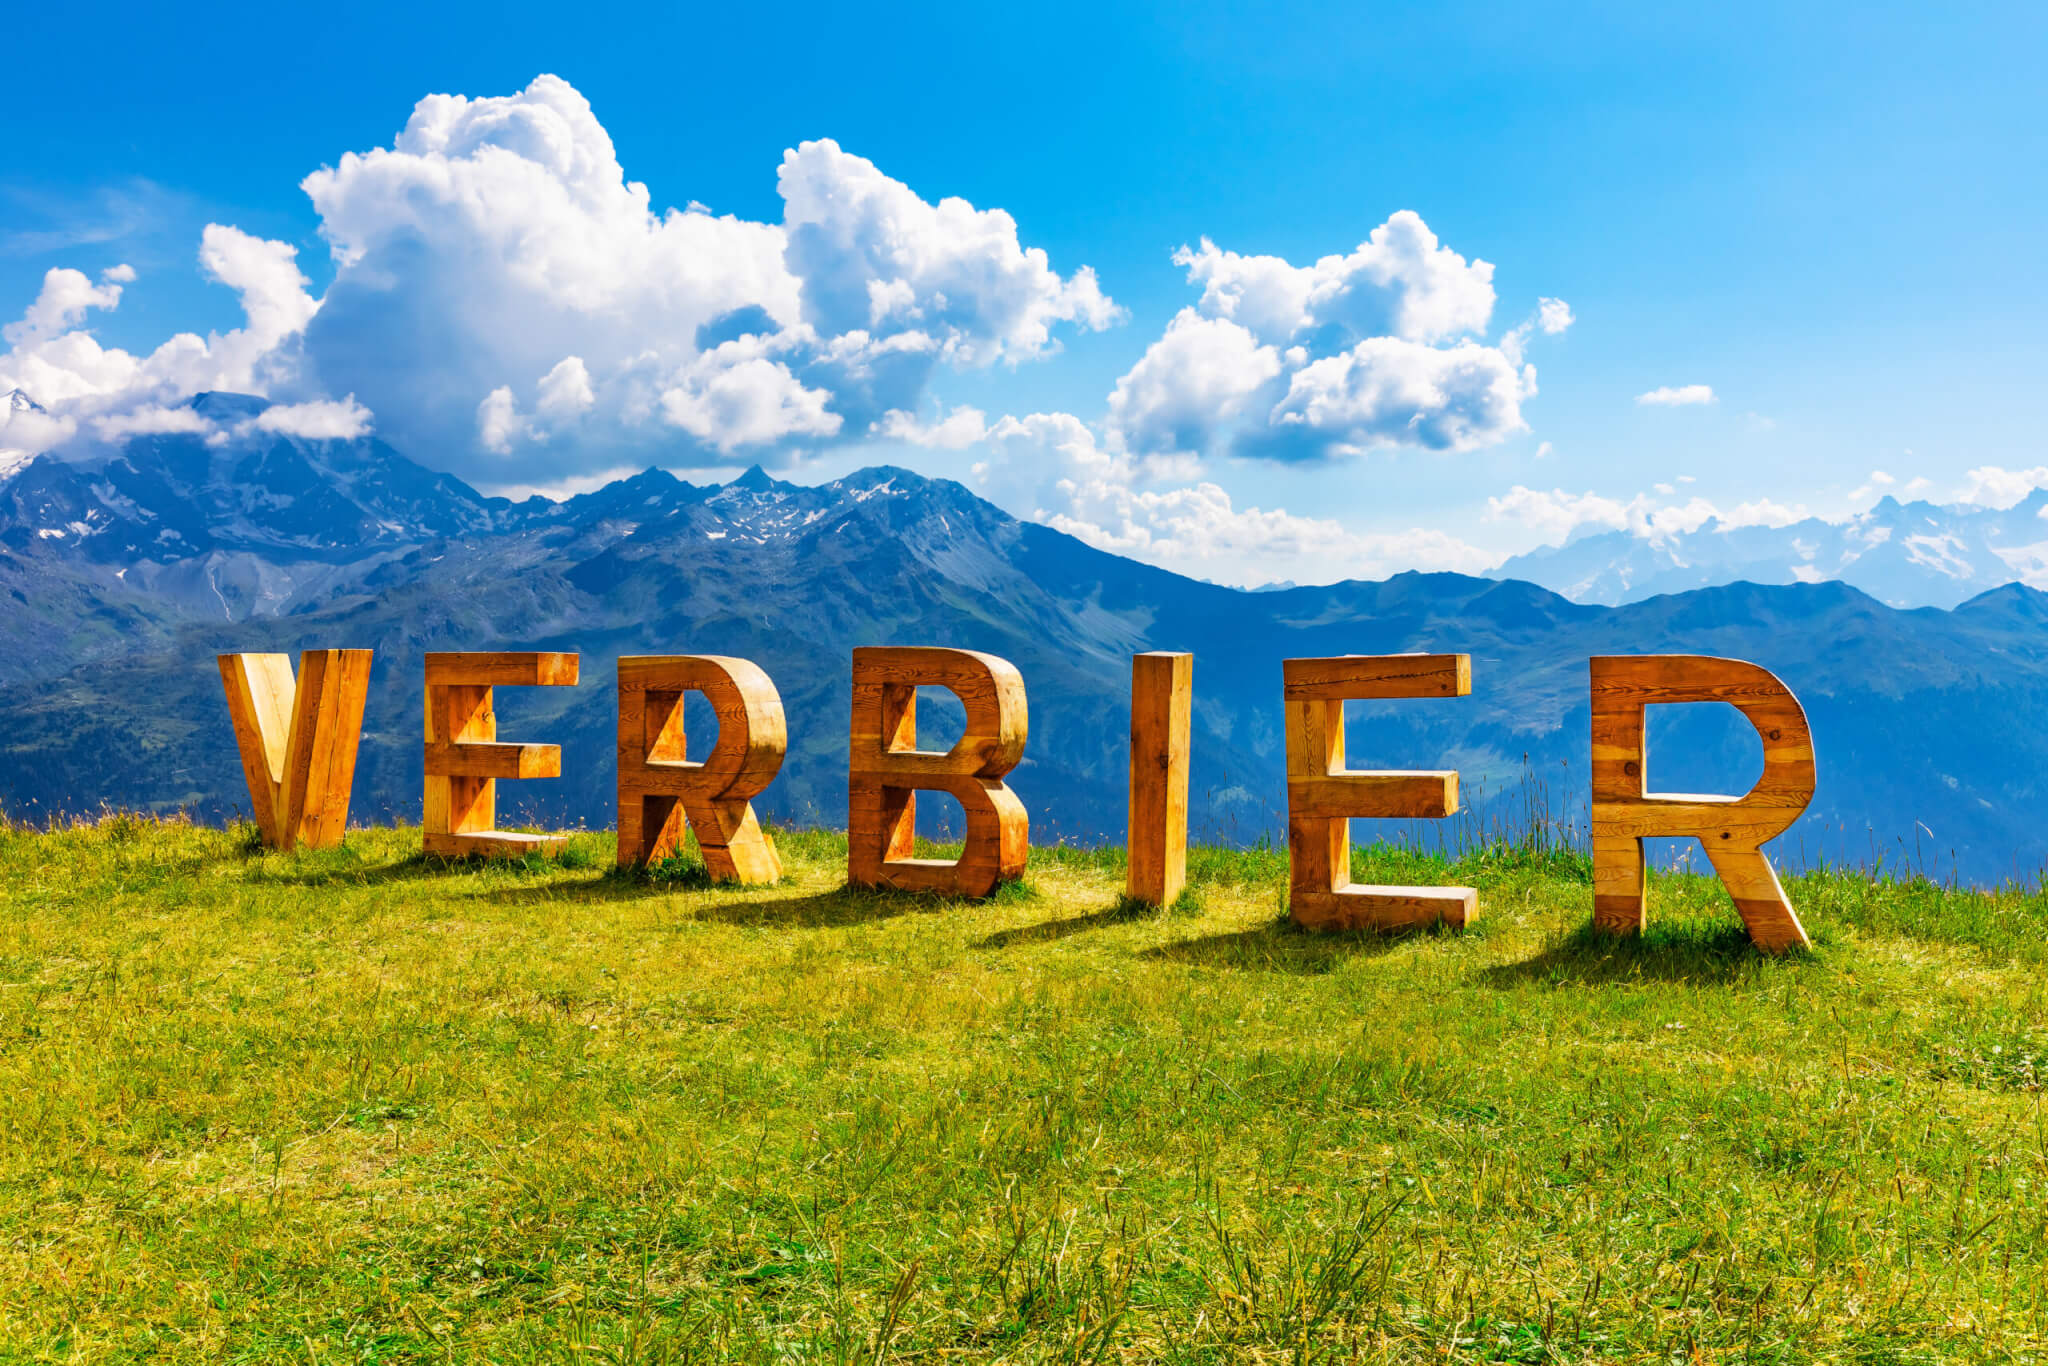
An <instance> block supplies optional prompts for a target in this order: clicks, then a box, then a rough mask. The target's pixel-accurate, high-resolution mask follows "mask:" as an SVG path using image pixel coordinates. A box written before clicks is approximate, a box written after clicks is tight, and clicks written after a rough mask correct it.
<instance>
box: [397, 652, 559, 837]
mask: <svg viewBox="0 0 2048 1366" xmlns="http://www.w3.org/2000/svg"><path fill="white" fill-rule="evenodd" d="M578 664H579V661H578V659H577V657H576V656H575V655H573V654H544V653H534V654H488V653H483V654H471V653H464V654H430V655H428V656H427V707H426V711H427V750H426V775H427V789H426V806H425V812H424V816H423V819H422V821H421V824H422V825H423V826H425V829H426V837H425V844H426V851H427V852H428V853H430V854H443V855H446V856H448V857H450V858H467V857H470V856H473V855H479V854H481V855H485V856H502V857H510V858H521V857H523V856H525V855H527V854H531V853H542V854H549V855H552V854H554V853H555V852H557V851H558V850H559V849H560V847H561V845H562V842H563V837H562V836H560V835H520V834H513V833H511V832H509V831H504V830H496V829H493V828H492V827H493V826H495V825H496V824H497V819H498V814H497V798H498V779H500V778H559V777H561V776H562V751H561V747H560V746H558V745H519V744H501V743H499V741H498V713H497V711H496V710H495V709H494V708H493V707H492V705H491V689H492V688H494V687H501V686H502V687H542V688H548V687H570V686H573V685H574V684H575V682H576V676H577V672H578Z"/></svg>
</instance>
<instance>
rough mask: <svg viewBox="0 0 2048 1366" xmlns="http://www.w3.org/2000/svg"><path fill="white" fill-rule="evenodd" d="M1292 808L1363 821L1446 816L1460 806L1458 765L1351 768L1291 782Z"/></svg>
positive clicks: (1303, 813) (1298, 812) (1307, 813)
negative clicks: (1382, 768)
mask: <svg viewBox="0 0 2048 1366" xmlns="http://www.w3.org/2000/svg"><path fill="white" fill-rule="evenodd" d="M1287 809H1288V811H1290V812H1292V813H1293V814H1295V815H1297V816H1304V817H1314V816H1327V817H1335V818H1339V819H1347V820H1348V819H1353V818H1356V819H1362V820H1441V819H1442V818H1444V817H1445V816H1449V815H1452V814H1453V813H1455V812H1456V811H1457V809H1458V773H1457V770H1456V769H1436V770H1422V769H1393V770H1388V771H1385V772H1373V771H1367V770H1360V769H1345V770H1344V771H1343V772H1341V773H1326V774H1318V775H1316V776H1314V777H1310V778H1301V779H1295V780H1291V781H1289V783H1288V784H1287Z"/></svg>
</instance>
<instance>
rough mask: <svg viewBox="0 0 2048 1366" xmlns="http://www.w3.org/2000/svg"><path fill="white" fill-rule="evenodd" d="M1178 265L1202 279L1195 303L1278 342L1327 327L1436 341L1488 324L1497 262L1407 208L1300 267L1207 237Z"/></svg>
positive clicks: (1184, 252) (1356, 335)
mask: <svg viewBox="0 0 2048 1366" xmlns="http://www.w3.org/2000/svg"><path fill="white" fill-rule="evenodd" d="M1173 259H1174V264H1176V265H1180V266H1185V267H1186V268H1187V272H1188V279H1189V280H1190V281H1192V282H1194V283H1197V284H1200V285H1201V286H1202V298H1201V301H1200V303H1198V304H1197V305H1196V306H1197V307H1198V308H1199V309H1200V310H1201V311H1202V312H1203V313H1204V314H1205V315H1207V316H1209V317H1212V318H1229V319H1231V320H1233V321H1235V322H1237V323H1239V324H1241V325H1243V326H1245V327H1247V328H1249V329H1251V330H1252V331H1253V332H1254V333H1255V334H1257V335H1258V336H1259V337H1260V338H1261V339H1262V340H1265V341H1269V342H1285V341H1288V340H1289V339H1291V338H1293V337H1294V336H1295V335H1296V334H1298V333H1301V332H1304V331H1307V330H1309V329H1312V328H1319V327H1335V328H1339V329H1341V330H1342V331H1343V332H1344V333H1345V334H1346V335H1347V336H1348V337H1349V338H1350V339H1352V340H1359V339H1362V338H1366V337H1377V336H1396V337H1401V338H1405V339H1406V340H1409V341H1418V342H1435V341H1441V340H1444V339H1445V338H1448V337H1454V336H1458V335H1461V334H1465V333H1472V332H1478V331H1481V330H1483V329H1484V328H1485V327H1486V322H1487V319H1488V318H1489V317H1490V316H1492V313H1493V298H1494V295H1493V267H1492V266H1491V265H1490V264H1488V263H1487V262H1485V261H1476V260H1475V261H1470V262H1468V261H1466V259H1465V258H1464V257H1462V256H1460V255H1459V254H1458V253H1457V252H1455V251H1452V250H1451V249H1450V248H1448V247H1446V246H1444V245H1442V244H1441V243H1440V242H1438V240H1437V236H1436V234H1435V233H1433V232H1431V231H1430V230H1429V225H1428V224H1426V223H1424V222H1423V221H1422V217H1421V215H1419V214H1417V213H1414V212H1412V211H1410V210H1407V209H1403V210H1402V211H1400V212H1399V213H1396V214H1394V215H1393V216H1392V217H1390V218H1388V219H1387V221H1386V222H1384V223H1382V224H1381V225H1380V226H1379V227H1377V228H1374V229H1373V230H1372V233H1371V235H1370V236H1369V237H1368V238H1367V239H1366V240H1365V241H1363V242H1361V243H1359V244H1358V246H1357V247H1356V248H1355V249H1354V250H1352V251H1351V252H1350V253H1349V254H1348V255H1344V256H1325V257H1323V258H1322V259H1321V260H1319V261H1317V262H1316V263H1315V264H1314V265H1312V266H1292V265H1289V264H1288V263H1287V262H1286V261H1285V260H1283V259H1281V258H1280V257H1277V256H1240V255H1238V254H1237V253H1236V252H1233V251H1222V250H1220V249H1218V248H1217V246H1216V245H1215V243H1213V242H1211V241H1210V240H1209V239H1208V238H1206V237H1205V238H1203V239H1202V245H1201V247H1200V248H1199V249H1193V250H1191V249H1190V248H1187V247H1182V248H1181V249H1180V250H1179V251H1177V252H1175V253H1174V256H1173Z"/></svg>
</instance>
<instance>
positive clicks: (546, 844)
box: [425, 830, 569, 859]
mask: <svg viewBox="0 0 2048 1366" xmlns="http://www.w3.org/2000/svg"><path fill="white" fill-rule="evenodd" d="M568 842H569V837H568V836H566V835H529V834H522V833H521V832H519V831H516V830H476V831H471V832H468V833H466V834H459V835H458V834H447V833H430V834H428V835H427V836H426V845H425V847H426V852H427V853H429V854H436V855H439V856H440V857H442V858H513V859H521V858H525V857H526V856H527V855H529V854H539V855H541V856H542V857H543V858H553V857H554V856H555V855H557V854H559V853H560V852H561V851H562V846H563V845H565V844H567V843H568Z"/></svg>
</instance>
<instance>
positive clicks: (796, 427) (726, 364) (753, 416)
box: [661, 342, 844, 454]
mask: <svg viewBox="0 0 2048 1366" xmlns="http://www.w3.org/2000/svg"><path fill="white" fill-rule="evenodd" d="M829 397H830V395H828V394H826V393H825V392H824V391H822V390H818V389H806V388H805V387H804V386H803V384H802V382H801V381H799V380H798V379H797V377H796V376H795V375H793V374H791V373H790V371H789V367H788V366H786V365H784V364H782V363H781V362H780V361H774V360H770V359H768V358H767V357H766V356H761V355H749V354H746V348H745V346H744V343H742V342H728V343H727V344H726V345H725V346H721V347H719V348H718V349H717V350H715V351H713V352H710V353H709V354H707V355H706V356H704V357H703V358H702V359H701V360H700V361H698V362H697V363H696V364H693V365H691V366H689V367H688V368H687V369H685V370H684V371H683V372H682V373H681V374H679V375H677V376H676V377H675V381H674V382H673V383H672V384H671V385H670V386H669V387H668V388H666V389H664V390H663V391H662V394H661V411H662V416H663V417H664V418H666V419H667V420H668V422H669V423H670V424H672V425H673V426H676V427H679V428H681V429H682V430H683V431H686V432H688V433H689V434H690V435H692V436H694V437H697V438H698V439H700V440H701V441H703V442H705V443H706V444H707V445H709V446H711V447H712V448H714V449H716V450H717V451H719V452H720V453H721V454H725V453H729V452H731V451H733V450H734V449H736V448H738V447H740V446H765V445H769V444H771V443H774V442H778V441H781V440H783V439H785V438H788V437H827V436H833V435H836V434H837V433H838V431H839V428H840V426H841V424H842V422H843V421H844V419H842V418H841V417H840V416H839V414H837V413H834V412H828V411H827V410H826V407H825V404H826V400H827V399H828V398H829Z"/></svg>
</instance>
